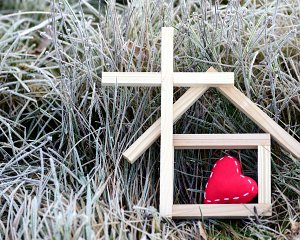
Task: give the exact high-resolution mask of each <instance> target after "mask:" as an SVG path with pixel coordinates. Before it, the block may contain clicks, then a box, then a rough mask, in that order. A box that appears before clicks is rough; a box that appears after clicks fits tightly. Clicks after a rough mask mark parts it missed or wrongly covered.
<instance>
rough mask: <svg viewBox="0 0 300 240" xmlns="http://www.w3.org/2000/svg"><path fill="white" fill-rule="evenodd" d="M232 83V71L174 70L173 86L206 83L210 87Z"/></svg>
mask: <svg viewBox="0 0 300 240" xmlns="http://www.w3.org/2000/svg"><path fill="white" fill-rule="evenodd" d="M233 84H234V73H233V72H176V73H174V86H176V87H177V86H178V87H197V86H199V85H208V86H210V87H214V86H220V85H232V86H233Z"/></svg>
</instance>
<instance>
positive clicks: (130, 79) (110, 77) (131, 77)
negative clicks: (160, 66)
mask: <svg viewBox="0 0 300 240" xmlns="http://www.w3.org/2000/svg"><path fill="white" fill-rule="evenodd" d="M101 84H102V86H116V85H117V86H120V87H121V86H133V87H136V86H142V87H150V86H153V87H155V86H156V87H157V86H159V87H160V86H161V73H158V72H102V82H101Z"/></svg>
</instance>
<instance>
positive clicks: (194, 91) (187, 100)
mask: <svg viewBox="0 0 300 240" xmlns="http://www.w3.org/2000/svg"><path fill="white" fill-rule="evenodd" d="M214 71H216V70H215V69H214V68H213V67H210V68H209V69H208V70H207V72H214ZM207 90H208V87H206V86H203V87H198V88H189V89H188V90H187V91H186V92H185V93H184V94H183V95H182V96H181V97H180V98H179V99H178V100H177V101H176V102H175V103H174V105H173V123H175V122H176V121H177V120H178V119H179V118H180V117H181V116H182V115H183V114H184V113H185V112H186V111H187V110H188V109H189V108H190V107H191V106H192V105H193V104H194V103H195V102H196V101H197V100H198V99H199V98H200V97H201V96H202V95H203V94H204V93H205V92H206V91H207ZM160 120H161V119H160V118H159V119H158V120H156V121H155V122H154V123H153V124H152V125H151V126H150V127H149V128H148V129H147V130H146V131H145V132H144V133H143V134H142V135H141V136H140V137H139V138H138V139H137V140H136V141H135V142H134V143H133V144H131V145H130V147H129V148H128V149H127V150H126V151H125V152H124V153H123V157H124V158H125V159H126V160H127V161H128V162H130V163H134V162H135V161H136V160H137V159H138V158H139V157H140V156H141V155H142V154H143V153H144V152H145V151H146V150H147V149H148V148H149V147H150V146H151V145H152V144H153V143H154V142H155V141H156V140H157V139H158V138H159V136H160V129H161V124H160Z"/></svg>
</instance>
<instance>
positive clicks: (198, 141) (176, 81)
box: [102, 27, 300, 218]
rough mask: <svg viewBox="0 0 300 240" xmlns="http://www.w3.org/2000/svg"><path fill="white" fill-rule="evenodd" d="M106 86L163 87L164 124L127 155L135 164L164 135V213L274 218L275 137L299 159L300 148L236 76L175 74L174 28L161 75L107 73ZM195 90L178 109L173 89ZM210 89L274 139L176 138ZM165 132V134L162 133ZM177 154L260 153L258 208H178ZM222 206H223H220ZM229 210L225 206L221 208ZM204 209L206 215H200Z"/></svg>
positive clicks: (165, 33)
mask: <svg viewBox="0 0 300 240" xmlns="http://www.w3.org/2000/svg"><path fill="white" fill-rule="evenodd" d="M102 86H161V118H160V119H158V120H157V121H156V122H155V123H154V124H153V125H152V126H151V127H150V128H149V129H147V131H146V132H145V133H144V134H143V135H142V136H140V137H139V138H138V139H137V140H136V141H135V142H134V143H133V144H132V145H131V146H130V147H129V148H128V149H127V150H126V151H125V152H124V153H123V156H124V157H125V158H126V159H127V160H128V161H129V162H130V163H133V162H135V161H136V160H137V159H138V157H139V156H141V155H142V154H143V152H145V151H146V150H147V149H148V148H149V147H150V145H151V144H152V143H153V142H154V141H155V140H156V139H157V138H158V137H159V136H160V135H161V150H160V206H159V208H160V213H161V215H162V216H166V217H193V218H196V217H198V218H199V217H201V216H206V217H245V216H249V215H254V214H255V213H254V212H253V209H254V207H256V209H257V211H258V214H262V215H270V214H271V172H270V169H271V167H270V161H271V160H270V157H271V154H270V135H272V137H273V138H274V139H275V140H276V141H277V142H278V143H279V144H280V145H281V146H282V147H283V148H284V149H286V150H288V151H289V152H291V153H292V154H293V155H294V156H296V157H297V158H300V144H299V142H297V141H296V140H295V139H294V138H293V137H292V136H290V135H289V134H288V133H287V132H286V131H285V130H284V129H283V128H281V127H280V126H279V125H277V124H276V123H275V122H274V121H273V120H272V119H271V118H270V117H268V115H266V114H265V113H264V112H263V111H262V110H261V109H259V108H258V107H257V106H256V105H255V104H254V103H253V102H252V101H251V100H250V99H248V98H247V97H246V96H245V95H244V94H243V93H242V92H240V91H239V90H238V89H237V88H235V87H234V74H233V73H232V72H217V71H216V70H214V69H213V68H210V69H209V70H208V71H207V72H205V73H194V72H193V73H190V72H174V71H173V28H170V27H163V28H162V44H161V72H160V73H158V72H155V73H154V72H130V73H129V72H127V73H126V72H103V74H102ZM174 86H176V87H190V88H189V89H188V90H187V91H186V92H185V94H183V95H182V96H181V97H180V98H179V99H178V100H177V101H176V102H175V103H174V104H173V87H174ZM210 87H215V88H217V90H218V91H220V92H221V93H222V94H223V95H224V96H225V97H226V98H227V99H229V100H230V101H231V102H232V103H233V104H234V105H235V106H236V107H237V108H238V109H239V110H241V111H242V112H244V113H245V114H246V115H247V116H248V117H249V118H250V119H251V120H253V121H254V122H255V123H256V124H257V125H258V126H259V127H261V128H262V129H263V130H264V131H265V132H268V133H269V134H270V135H269V134H221V135H220V134H215V135H213V134H210V135H203V134H200V135H199V134H194V135H189V134H181V135H173V123H174V122H176V121H177V120H178V119H179V118H180V117H181V116H182V115H183V113H184V112H185V111H186V110H187V109H188V108H189V107H190V106H191V105H192V104H194V103H195V102H196V101H197V100H198V99H199V98H200V97H201V96H202V95H203V94H204V93H205V92H206V91H207V90H208V89H209V88H210ZM161 130H162V131H161ZM174 146H175V148H198V149H205V148H212V147H214V148H222V149H224V148H235V149H244V148H248V149H249V148H250V149H257V150H258V188H259V201H258V204H244V205H241V204H215V206H211V205H210V204H206V205H204V204H198V205H197V204H186V205H180V204H179V205H173V178H174ZM217 205H218V206H217ZM221 205H225V206H221ZM199 209H201V212H200V211H199Z"/></svg>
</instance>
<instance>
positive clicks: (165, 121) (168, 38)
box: [159, 27, 174, 217]
mask: <svg viewBox="0 0 300 240" xmlns="http://www.w3.org/2000/svg"><path fill="white" fill-rule="evenodd" d="M173 32H174V29H173V28H172V27H163V28H162V44H161V80H162V81H161V129H162V132H161V137H160V139H161V141H160V145H161V146H160V197H159V211H160V214H161V215H162V216H163V217H167V216H171V215H172V205H173V180H174V179H173V178H174V147H173Z"/></svg>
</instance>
